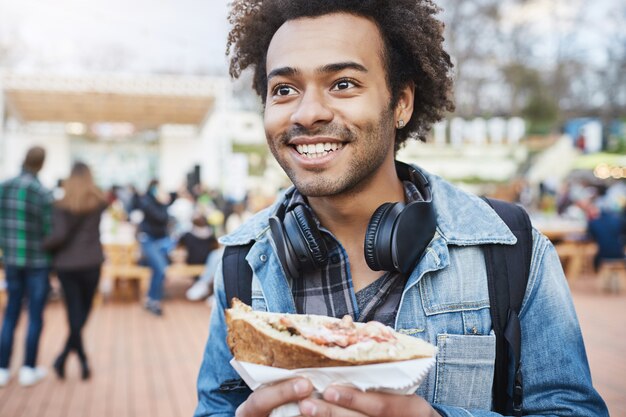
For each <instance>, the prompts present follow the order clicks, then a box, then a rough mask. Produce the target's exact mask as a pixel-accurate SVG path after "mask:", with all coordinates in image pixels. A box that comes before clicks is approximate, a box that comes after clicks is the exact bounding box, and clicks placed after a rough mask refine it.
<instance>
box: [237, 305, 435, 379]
mask: <svg viewBox="0 0 626 417" xmlns="http://www.w3.org/2000/svg"><path fill="white" fill-rule="evenodd" d="M226 324H227V326H228V337H227V343H228V346H229V348H230V350H231V352H232V353H233V356H234V357H235V359H236V360H238V361H241V362H250V363H255V364H258V365H266V366H274V367H278V368H284V369H297V368H320V367H330V366H355V365H369V364H375V363H386V362H397V361H405V360H410V359H418V358H429V357H433V356H435V354H436V352H437V348H436V347H435V346H433V345H431V344H430V343H428V342H425V341H423V340H421V339H418V338H416V337H413V336H408V335H405V334H401V333H398V332H396V331H394V330H393V329H391V328H390V327H388V326H385V325H383V324H381V323H379V322H376V321H371V322H368V323H355V322H354V321H353V320H352V318H351V317H350V316H345V317H344V318H342V319H338V318H334V317H326V316H316V315H311V314H286V313H268V312H261V311H253V310H252V308H251V307H250V306H248V305H246V304H244V303H242V302H241V301H239V300H238V299H236V298H233V301H232V307H231V308H229V309H227V310H226Z"/></svg>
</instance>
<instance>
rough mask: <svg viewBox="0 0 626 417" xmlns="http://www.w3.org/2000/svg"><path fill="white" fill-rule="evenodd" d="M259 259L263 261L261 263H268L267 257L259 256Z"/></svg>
mask: <svg viewBox="0 0 626 417" xmlns="http://www.w3.org/2000/svg"><path fill="white" fill-rule="evenodd" d="M259 259H260V260H261V262H265V261H267V256H265V255H261V256H259Z"/></svg>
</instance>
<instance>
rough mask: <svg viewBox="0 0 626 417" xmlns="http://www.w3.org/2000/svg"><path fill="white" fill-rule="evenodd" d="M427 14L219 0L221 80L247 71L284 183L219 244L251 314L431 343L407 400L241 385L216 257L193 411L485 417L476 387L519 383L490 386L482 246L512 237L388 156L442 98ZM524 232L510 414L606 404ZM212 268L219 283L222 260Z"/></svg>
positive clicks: (299, 382)
mask: <svg viewBox="0 0 626 417" xmlns="http://www.w3.org/2000/svg"><path fill="white" fill-rule="evenodd" d="M438 11H439V9H438V8H437V7H436V6H435V5H434V4H433V3H432V2H430V1H421V0H395V1H382V0H359V1H345V0H336V1H331V0H324V1H317V0H291V1H284V0H263V1H257V0H234V1H233V2H231V3H230V14H229V21H230V23H231V24H232V29H231V31H230V33H229V36H228V48H229V52H230V53H231V56H230V57H231V61H230V63H231V66H230V70H231V75H233V76H235V77H237V76H239V75H240V74H241V73H242V72H243V71H245V70H247V69H252V70H253V71H254V74H253V76H252V78H253V86H254V88H255V89H256V91H257V93H258V94H259V95H260V97H261V99H262V101H263V104H264V127H265V132H266V139H267V144H268V147H269V149H270V151H271V152H272V154H273V155H274V157H275V158H276V160H277V161H278V163H279V164H280V166H281V167H282V169H283V170H284V171H285V172H286V174H287V175H288V177H289V179H290V180H291V182H292V183H293V187H291V188H290V189H289V190H288V191H287V192H286V193H285V194H284V195H283V196H281V197H280V198H279V199H278V200H277V201H276V203H275V204H274V206H273V207H271V208H269V209H267V210H264V211H261V212H259V213H257V214H256V215H255V216H253V217H252V218H251V219H250V220H249V221H248V222H247V223H246V224H244V225H243V226H242V227H240V228H238V229H237V231H236V232H234V233H232V234H230V235H227V236H225V237H223V238H221V240H220V242H221V243H222V244H223V245H225V246H228V247H233V248H234V247H239V248H241V247H244V248H246V251H247V252H245V253H246V256H245V264H243V265H240V264H238V265H237V268H239V267H242V269H243V268H247V267H249V269H250V272H251V274H250V278H251V286H252V287H251V288H249V289H252V290H253V291H252V292H253V294H254V296H253V297H251V300H250V302H251V304H252V308H253V309H254V310H259V311H272V312H283V313H300V314H320V315H326V316H332V317H337V318H341V317H343V316H344V315H349V316H350V317H351V318H352V319H353V320H354V321H359V322H367V321H369V320H376V321H379V322H381V323H383V324H385V325H388V326H390V327H394V328H396V329H397V330H398V331H404V332H406V333H407V334H410V335H412V336H413V337H419V338H422V339H425V340H426V341H428V342H430V343H432V344H436V345H437V346H438V347H439V355H438V356H437V357H436V365H435V366H436V367H435V369H433V370H432V371H431V372H430V373H428V374H427V375H426V377H425V380H424V381H423V383H422V384H421V385H420V387H419V388H418V390H417V393H416V394H415V395H397V394H390V393H383V392H362V391H359V390H358V389H354V388H351V387H347V386H339V385H333V386H331V387H329V388H328V389H327V390H326V391H324V392H322V393H320V396H313V395H312V394H313V391H314V388H313V385H312V384H311V382H310V381H309V380H308V379H306V378H297V379H290V380H286V381H282V382H278V383H276V384H272V385H267V386H262V387H259V388H257V389H256V390H255V391H254V392H252V391H251V390H250V389H249V388H248V387H247V386H246V385H245V384H244V383H243V381H242V380H241V378H240V375H239V374H238V373H237V372H236V370H235V369H234V368H233V367H232V366H231V365H230V360H231V359H232V354H231V351H230V350H229V348H228V345H227V342H226V336H227V330H226V323H225V314H224V310H225V308H226V307H227V306H228V302H229V301H230V300H227V299H226V290H225V282H224V276H225V275H224V274H225V273H226V271H225V270H224V268H220V267H218V268H217V271H216V274H215V301H216V307H215V308H214V309H212V315H211V324H210V330H209V338H208V341H207V344H206V348H205V354H204V358H203V363H202V366H201V368H200V371H199V376H198V406H197V408H196V412H195V416H196V417H207V416H220V417H224V416H233V415H237V416H238V417H260V416H263V417H267V416H268V415H270V413H272V411H273V410H274V409H276V408H278V407H280V406H282V405H285V404H289V403H294V404H295V405H296V407H297V408H298V411H299V413H300V414H301V415H303V416H318V417H319V416H327V417H329V416H332V417H344V416H345V417H348V416H350V417H364V416H385V417H394V416H403V417H410V416H411V417H413V416H414V417H419V416H429V417H436V416H441V417H444V416H446V417H453V416H454V417H456V416H470V415H471V416H476V417H487V416H496V415H499V413H497V412H495V411H494V408H495V407H496V406H498V404H496V403H495V401H496V400H503V399H504V398H503V397H501V396H500V397H498V398H497V399H496V398H495V396H494V395H493V392H494V391H492V390H493V389H494V388H495V390H496V392H497V391H499V390H500V389H502V390H504V391H507V392H506V394H508V395H507V396H508V397H509V398H507V399H513V398H514V397H515V396H517V395H516V393H517V392H519V391H520V389H519V388H520V387H519V384H518V383H517V382H514V381H512V378H511V381H510V382H511V385H510V388H509V389H508V390H507V388H508V384H507V382H509V381H508V380H506V379H505V380H504V381H502V382H503V383H502V385H497V386H494V372H495V369H496V363H498V361H497V358H498V356H497V355H496V346H497V345H496V343H497V344H498V345H499V344H500V343H501V342H502V340H503V339H502V338H500V337H498V338H496V337H495V336H494V325H493V324H492V313H494V312H492V311H491V308H492V307H495V306H493V305H492V304H491V302H490V291H489V288H488V285H489V284H488V282H489V280H488V275H489V274H488V271H487V268H489V267H490V265H491V266H492V264H491V263H487V262H486V260H485V252H484V251H483V250H484V247H485V245H493V246H500V245H506V246H505V247H506V248H512V249H513V250H514V249H519V247H516V246H512V245H514V244H515V243H516V242H517V241H518V238H516V236H515V234H514V232H513V231H512V230H511V229H510V228H509V227H508V226H507V225H506V223H505V222H503V220H502V218H501V217H500V216H498V214H497V213H496V212H495V211H494V210H493V209H492V208H491V207H490V206H489V204H487V203H486V202H485V201H483V200H481V199H480V198H478V197H477V196H475V195H471V194H468V193H466V192H464V191H463V190H461V189H459V188H458V187H456V186H454V185H452V184H450V183H449V182H447V181H445V180H443V179H442V178H440V177H437V176H436V175H433V174H430V173H428V172H426V171H425V170H423V169H421V168H419V167H417V166H411V165H407V164H403V163H400V162H399V161H396V160H395V156H396V152H397V150H398V149H399V148H400V147H401V146H402V145H403V144H404V143H405V141H406V140H407V139H408V138H410V137H415V138H418V139H421V140H425V138H426V134H427V132H428V131H429V129H430V127H431V126H432V124H433V123H435V122H436V121H438V120H440V119H441V118H442V117H443V115H444V113H445V112H446V111H452V110H453V108H454V104H453V103H452V102H451V99H452V91H451V89H452V64H451V60H450V57H449V55H448V54H447V53H446V52H445V51H444V49H443V36H442V33H443V27H442V24H441V22H439V21H438V20H437V19H436V18H435V15H436V14H437V13H438ZM420 207H421V208H423V210H421V211H420V212H419V213H417V212H412V211H411V210H412V209H415V208H418V209H419V208H420ZM507 207H509V208H510V209H513V207H512V206H507ZM394 211H395V213H400V214H394V213H393V212H394ZM394 221H395V222H394ZM392 223H393V224H392ZM397 223H400V224H401V225H400V226H398V225H397ZM381 224H383V225H384V226H382V227H379V226H380V225H381ZM396 226H397V227H396ZM381 229H385V231H382V230H381ZM392 229H393V235H392V233H391V230H392ZM387 231H388V234H387ZM405 233H406V235H405ZM396 234H397V235H401V236H402V235H405V238H404V239H401V238H396V236H395V235H396ZM381 235H382V236H381ZM385 235H387V236H386V237H385ZM520 236H526V235H525V234H521V235H520ZM520 240H521V239H520ZM530 240H531V241H530V242H526V243H528V244H529V246H532V247H529V248H528V249H529V251H528V252H529V253H528V256H529V258H530V259H529V260H528V261H529V263H530V265H528V266H529V268H530V273H529V275H528V285H527V286H526V288H525V292H524V294H521V295H522V296H523V295H525V297H524V299H525V302H524V303H522V306H521V314H520V315H519V316H517V315H514V317H518V318H519V321H517V322H515V324H517V325H518V326H519V327H521V334H522V337H521V341H520V344H521V373H522V374H523V382H524V391H523V403H521V404H519V403H518V405H520V406H521V409H516V410H510V411H511V412H514V413H515V415H517V416H521V415H522V414H524V415H535V416H539V415H543V416H548V415H550V416H574V415H575V416H608V411H607V409H606V405H605V404H604V402H603V400H602V399H601V397H600V396H599V394H598V393H597V392H596V390H595V389H594V388H593V385H592V382H591V374H590V371H589V365H588V363H587V358H586V354H585V348H584V344H583V340H582V335H581V332H580V327H579V324H578V321H577V319H576V313H575V310H574V305H573V302H572V299H571V295H570V293H569V288H568V285H567V281H566V280H565V276H564V274H563V270H562V267H561V265H560V262H559V258H558V255H557V253H556V251H555V249H554V247H553V246H552V245H551V243H550V242H549V241H548V240H547V239H546V237H545V236H543V235H541V234H540V233H539V232H538V231H537V230H532V237H530ZM290 242H291V243H292V244H291V243H290ZM295 242H297V244H298V246H299V247H298V248H294V245H295ZM289 245H291V246H289ZM322 248H325V249H326V250H322ZM291 249H293V250H291ZM296 249H298V250H296ZM394 249H397V250H400V249H402V250H407V251H413V253H412V254H410V255H409V254H406V255H405V256H403V255H402V254H399V253H397V252H395V250H394ZM394 252H395V253H396V255H394V256H393V259H391V258H392V253H394ZM229 253H232V254H237V255H242V252H241V251H238V250H237V249H235V250H234V251H233V252H230V249H229ZM305 258H306V259H305ZM380 258H384V259H385V260H384V261H382V259H380ZM229 259H232V258H229ZM301 259H303V260H304V261H302V262H300V260H301ZM396 262H397V263H406V267H404V268H403V267H400V266H399V265H398V266H397V265H395V263H396ZM229 264H230V262H229ZM222 265H224V262H222ZM229 267H234V265H232V264H230V265H229ZM227 275H228V276H229V279H233V280H234V281H230V282H229V283H228V284H233V283H237V281H236V278H237V277H236V276H233V275H234V274H233V271H232V270H229V271H228V274H227ZM496 278H497V279H503V280H508V279H509V276H498V277H496ZM233 286H235V285H233ZM242 292H243V291H242ZM507 295H508V294H507ZM516 295H518V296H519V295H520V294H516ZM509 311H511V310H509ZM494 315H495V313H494ZM518 340H519V339H518ZM331 343H332V342H331ZM519 352H520V351H518V353H519ZM509 365H510V368H513V367H514V363H512V362H509ZM513 374H514V372H512V373H511V376H513ZM517 376H519V375H517ZM496 383H497V382H496ZM514 387H515V394H514V393H513V392H512V391H513V388H514ZM501 405H502V408H509V407H507V406H506V403H504V404H501ZM502 412H507V411H505V410H502ZM508 415H511V414H508Z"/></svg>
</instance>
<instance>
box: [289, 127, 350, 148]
mask: <svg viewBox="0 0 626 417" xmlns="http://www.w3.org/2000/svg"><path fill="white" fill-rule="evenodd" d="M306 136H310V137H313V136H326V137H331V138H336V139H339V140H340V141H342V142H352V141H354V140H355V139H356V134H355V133H354V132H352V131H351V130H350V129H348V128H347V127H346V126H342V125H339V124H326V125H323V126H320V127H316V128H313V129H309V128H306V127H304V126H301V125H295V126H292V127H290V128H289V129H288V130H287V131H286V132H284V133H282V134H281V135H280V136H279V137H278V139H279V140H280V142H281V143H282V144H283V145H288V144H289V143H290V142H291V141H292V140H293V138H296V137H306Z"/></svg>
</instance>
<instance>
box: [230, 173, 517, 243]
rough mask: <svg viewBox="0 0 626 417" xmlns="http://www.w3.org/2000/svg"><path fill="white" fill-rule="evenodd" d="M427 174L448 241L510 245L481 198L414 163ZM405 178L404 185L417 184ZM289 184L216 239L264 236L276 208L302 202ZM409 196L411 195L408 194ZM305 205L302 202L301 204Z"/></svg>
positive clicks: (234, 240) (509, 234) (439, 222)
mask: <svg viewBox="0 0 626 417" xmlns="http://www.w3.org/2000/svg"><path fill="white" fill-rule="evenodd" d="M415 169H417V170H419V171H420V172H421V173H423V174H424V176H425V177H426V178H427V180H428V182H429V183H430V186H431V192H432V195H433V196H432V199H433V204H434V207H435V213H436V218H437V232H438V234H439V235H440V236H441V237H442V238H443V239H444V240H445V241H446V243H448V244H452V245H461V246H467V245H481V244H490V243H500V244H507V245H511V244H514V243H515V242H516V241H517V239H516V238H515V235H513V233H512V232H511V231H510V230H509V228H508V227H507V226H506V224H505V223H504V221H503V220H502V219H501V218H500V217H499V216H498V215H497V214H496V213H495V211H493V209H492V208H491V207H489V205H488V204H487V203H486V202H485V201H483V200H482V199H481V198H479V197H477V196H475V195H473V194H470V193H468V192H465V191H463V190H461V189H460V188H458V187H456V186H454V185H452V184H450V183H449V182H447V181H445V180H444V179H442V178H440V177H438V176H436V175H433V174H430V173H428V172H426V171H424V170H423V169H420V168H418V167H415ZM407 182H408V181H405V183H404V184H405V193H406V192H407V189H409V190H410V189H411V185H412V187H414V190H417V187H415V185H413V184H412V183H410V182H408V184H410V186H408V187H407ZM293 188H294V187H293V186H292V187H291V188H289V189H288V190H286V191H285V192H284V193H282V194H281V195H279V197H278V198H277V200H276V201H275V202H274V204H273V205H272V206H270V207H268V208H266V209H264V210H262V211H260V212H258V213H257V214H255V215H254V216H253V217H252V218H251V219H250V220H249V221H248V222H246V225H245V226H244V227H240V228H239V229H238V230H237V231H235V232H234V233H231V234H230V235H226V236H224V237H222V238H221V239H220V242H221V243H222V244H225V245H243V244H246V243H249V242H250V241H252V240H262V239H264V238H265V237H264V235H265V233H266V232H267V231H268V230H269V225H268V220H267V219H268V218H269V216H271V215H273V214H274V213H275V212H276V210H277V208H278V207H279V206H280V205H282V204H285V198H287V202H286V204H287V207H289V208H291V205H293V204H298V203H299V204H302V203H303V202H304V197H303V196H302V195H301V194H300V193H299V192H298V191H297V190H294V189H293ZM412 196H413V197H412ZM412 198H415V197H414V193H411V192H409V194H407V201H413V200H412ZM305 205H306V204H305Z"/></svg>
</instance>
